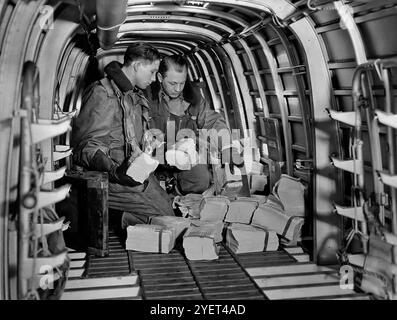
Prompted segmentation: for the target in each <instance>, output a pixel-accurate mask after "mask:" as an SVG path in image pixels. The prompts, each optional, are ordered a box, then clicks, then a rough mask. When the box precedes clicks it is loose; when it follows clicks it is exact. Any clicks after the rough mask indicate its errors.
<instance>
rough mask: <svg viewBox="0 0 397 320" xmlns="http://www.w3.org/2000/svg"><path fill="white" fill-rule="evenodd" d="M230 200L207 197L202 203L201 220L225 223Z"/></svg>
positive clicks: (221, 197) (219, 197)
mask: <svg viewBox="0 0 397 320" xmlns="http://www.w3.org/2000/svg"><path fill="white" fill-rule="evenodd" d="M229 203H230V201H229V199H228V198H227V197H224V196H213V197H206V198H203V200H202V201H201V203H200V220H203V221H223V219H224V218H225V215H226V212H227V210H228V206H229Z"/></svg>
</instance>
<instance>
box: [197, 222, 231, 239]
mask: <svg viewBox="0 0 397 320" xmlns="http://www.w3.org/2000/svg"><path fill="white" fill-rule="evenodd" d="M190 225H191V226H193V227H197V228H203V229H205V230H213V231H212V232H213V236H214V241H215V242H216V243H218V242H221V241H222V240H223V236H222V232H223V227H224V226H225V224H224V223H223V221H202V220H191V221H190Z"/></svg>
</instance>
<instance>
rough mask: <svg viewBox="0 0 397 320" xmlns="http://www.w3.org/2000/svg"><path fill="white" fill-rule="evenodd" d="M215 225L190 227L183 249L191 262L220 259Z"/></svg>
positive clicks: (185, 236)
mask: <svg viewBox="0 0 397 320" xmlns="http://www.w3.org/2000/svg"><path fill="white" fill-rule="evenodd" d="M217 232H218V231H217V230H216V226H215V225H210V224H207V225H202V226H199V227H198V226H195V225H193V224H192V225H190V227H189V228H188V229H187V231H186V233H185V235H184V236H183V248H184V250H185V255H186V257H187V258H188V259H189V260H215V259H218V254H219V246H218V245H217V244H216V241H215V237H216V233H217Z"/></svg>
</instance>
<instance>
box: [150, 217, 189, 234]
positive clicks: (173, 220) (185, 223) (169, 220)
mask: <svg viewBox="0 0 397 320" xmlns="http://www.w3.org/2000/svg"><path fill="white" fill-rule="evenodd" d="M149 223H150V224H152V225H158V226H163V227H168V228H170V229H172V230H174V231H175V234H174V237H175V239H176V238H178V236H179V235H180V234H181V233H182V232H183V231H185V230H186V229H187V228H188V227H189V226H190V220H189V219H187V218H182V217H174V216H153V217H151V218H150V219H149Z"/></svg>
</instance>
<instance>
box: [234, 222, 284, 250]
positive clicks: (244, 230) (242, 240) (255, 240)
mask: <svg viewBox="0 0 397 320" xmlns="http://www.w3.org/2000/svg"><path fill="white" fill-rule="evenodd" d="M226 245H227V246H228V247H229V248H230V250H232V251H233V252H234V253H248V252H262V251H276V250H277V249H278V246H279V240H278V236H277V234H276V232H275V231H272V230H264V229H261V228H257V227H254V226H250V225H246V224H242V223H231V224H229V225H228V226H227V228H226Z"/></svg>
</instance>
